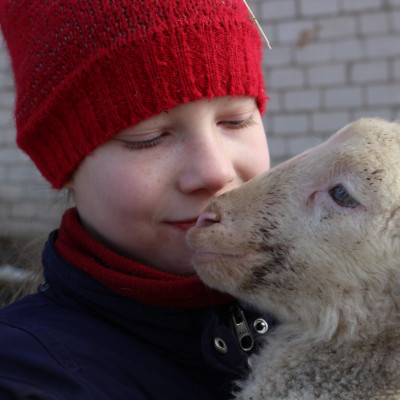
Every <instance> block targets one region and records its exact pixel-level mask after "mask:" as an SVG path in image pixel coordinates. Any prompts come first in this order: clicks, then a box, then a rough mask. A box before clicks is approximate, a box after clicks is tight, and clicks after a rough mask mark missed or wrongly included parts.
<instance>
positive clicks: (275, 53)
mask: <svg viewBox="0 0 400 400" xmlns="http://www.w3.org/2000/svg"><path fill="white" fill-rule="evenodd" d="M292 59H293V48H292V47H290V46H286V47H285V46H278V47H277V48H273V49H272V51H271V50H266V51H265V52H264V57H263V66H264V67H265V68H266V73H267V74H268V70H269V67H278V66H285V65H289V64H290V63H291V61H292Z"/></svg>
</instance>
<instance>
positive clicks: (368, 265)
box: [188, 119, 400, 320]
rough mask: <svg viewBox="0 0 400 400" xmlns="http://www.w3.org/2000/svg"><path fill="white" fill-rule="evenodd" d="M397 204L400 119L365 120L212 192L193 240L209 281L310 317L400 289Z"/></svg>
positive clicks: (279, 310)
mask: <svg viewBox="0 0 400 400" xmlns="http://www.w3.org/2000/svg"><path fill="white" fill-rule="evenodd" d="M399 210H400V124H397V123H389V122H386V121H384V120H381V119H361V120H358V121H356V122H354V123H352V124H350V125H347V126H346V127H344V128H343V129H342V130H340V131H339V132H337V133H336V134H335V135H333V136H332V137H331V138H330V139H329V140H328V141H326V142H324V143H322V144H321V145H319V146H317V147H315V148H313V149H311V150H309V151H307V152H305V153H303V154H300V155H299V156H297V157H295V158H293V159H291V160H288V161H287V162H285V163H283V164H281V165H279V166H277V167H275V168H273V169H272V170H270V171H268V172H267V173H265V174H263V175H261V176H259V177H256V178H254V179H252V180H251V181H249V182H248V183H246V184H244V185H243V186H241V187H240V188H238V189H235V190H233V191H231V192H229V193H225V194H224V195H222V196H220V197H219V198H217V199H216V200H214V201H213V202H212V203H211V204H210V205H209V206H208V207H207V208H206V210H205V211H204V213H203V214H202V215H201V216H200V218H199V220H198V222H197V225H196V227H194V228H192V229H191V230H190V231H189V232H188V243H189V245H190V246H191V247H192V248H193V250H194V258H193V263H194V266H195V268H196V271H197V273H198V275H199V276H200V278H201V279H202V280H203V281H204V282H205V283H206V284H207V285H209V286H211V287H213V288H216V289H219V290H221V291H225V292H228V293H230V294H232V295H234V296H235V297H238V298H241V299H244V300H245V301H247V302H250V303H252V304H254V305H255V306H256V307H259V308H261V309H264V310H267V311H272V312H273V313H275V314H276V315H277V316H278V317H279V318H281V319H283V320H294V319H308V320H310V319H312V318H313V317H316V318H318V315H320V314H321V313H325V312H327V310H328V309H330V308H332V307H342V308H346V307H352V306H354V302H357V301H358V300H357V299H358V298H360V301H361V298H362V299H363V300H362V301H363V302H364V303H365V301H366V298H367V299H368V298H371V301H374V296H375V294H376V293H382V292H384V291H389V290H398V291H399V293H400V258H399V253H400V212H398V211H399ZM393 288H397V289H393ZM399 293H395V294H393V293H390V296H391V297H393V296H397V295H399ZM348 298H351V299H352V301H351V302H349V303H346V299H348ZM367 303H368V301H367ZM368 306H369V305H368V304H366V307H368ZM342 312H345V310H344V311H343V310H342Z"/></svg>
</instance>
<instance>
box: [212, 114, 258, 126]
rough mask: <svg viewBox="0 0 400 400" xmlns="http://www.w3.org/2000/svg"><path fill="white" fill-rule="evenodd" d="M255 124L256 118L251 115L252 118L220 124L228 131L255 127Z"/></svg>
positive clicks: (225, 121) (226, 121)
mask: <svg viewBox="0 0 400 400" xmlns="http://www.w3.org/2000/svg"><path fill="white" fill-rule="evenodd" d="M254 123H255V120H254V117H253V115H251V116H250V117H246V118H240V119H232V120H224V121H221V122H220V123H219V124H220V125H223V126H224V127H226V128H228V129H243V128H248V127H250V126H253V125H254Z"/></svg>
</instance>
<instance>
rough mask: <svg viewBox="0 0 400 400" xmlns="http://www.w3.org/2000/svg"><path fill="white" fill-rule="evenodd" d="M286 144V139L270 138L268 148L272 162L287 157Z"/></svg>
mask: <svg viewBox="0 0 400 400" xmlns="http://www.w3.org/2000/svg"><path fill="white" fill-rule="evenodd" d="M286 142H287V141H286V139H282V138H277V137H268V148H269V152H270V155H271V160H272V159H276V158H281V157H284V156H286V155H287V149H286Z"/></svg>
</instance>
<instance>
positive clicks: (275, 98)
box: [267, 85, 282, 116]
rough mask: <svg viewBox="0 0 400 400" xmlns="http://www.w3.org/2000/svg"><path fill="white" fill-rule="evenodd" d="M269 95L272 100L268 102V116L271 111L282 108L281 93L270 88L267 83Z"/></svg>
mask: <svg viewBox="0 0 400 400" xmlns="http://www.w3.org/2000/svg"><path fill="white" fill-rule="evenodd" d="M267 96H268V97H269V98H270V100H269V101H268V102H267V116H268V113H269V112H273V111H278V110H280V108H281V97H282V96H281V95H280V94H279V93H277V92H274V91H273V90H269V86H268V85H267Z"/></svg>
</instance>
